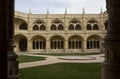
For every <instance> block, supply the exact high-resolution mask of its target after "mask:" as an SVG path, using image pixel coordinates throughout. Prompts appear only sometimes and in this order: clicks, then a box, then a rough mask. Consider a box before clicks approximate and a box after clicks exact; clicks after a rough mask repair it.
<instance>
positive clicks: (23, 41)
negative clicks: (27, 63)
mask: <svg viewBox="0 0 120 79" xmlns="http://www.w3.org/2000/svg"><path fill="white" fill-rule="evenodd" d="M19 49H20V51H21V52H25V51H26V50H27V40H26V39H20V41H19Z"/></svg>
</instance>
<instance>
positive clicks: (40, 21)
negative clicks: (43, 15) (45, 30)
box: [33, 19, 45, 24]
mask: <svg viewBox="0 0 120 79" xmlns="http://www.w3.org/2000/svg"><path fill="white" fill-rule="evenodd" d="M35 23H36V24H42V23H43V24H45V22H44V21H43V20H41V19H36V20H35V21H34V22H33V24H35Z"/></svg>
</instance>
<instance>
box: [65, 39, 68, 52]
mask: <svg viewBox="0 0 120 79" xmlns="http://www.w3.org/2000/svg"><path fill="white" fill-rule="evenodd" d="M64 46H65V47H64V49H65V53H67V52H68V40H65V44H64Z"/></svg>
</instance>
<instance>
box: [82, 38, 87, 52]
mask: <svg viewBox="0 0 120 79" xmlns="http://www.w3.org/2000/svg"><path fill="white" fill-rule="evenodd" d="M82 46H83V48H82V49H83V52H84V53H86V50H87V41H86V40H84V41H83V44H82Z"/></svg>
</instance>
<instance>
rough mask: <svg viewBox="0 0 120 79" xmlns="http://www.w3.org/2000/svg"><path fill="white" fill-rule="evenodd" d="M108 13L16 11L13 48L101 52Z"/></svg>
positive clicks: (19, 50) (22, 50) (34, 51)
mask: <svg viewBox="0 0 120 79" xmlns="http://www.w3.org/2000/svg"><path fill="white" fill-rule="evenodd" d="M107 19H108V15H107V13H106V12H104V13H102V12H101V13H99V14H85V13H82V14H67V13H65V14H49V13H47V14H32V13H31V12H29V13H22V12H18V11H16V12H15V20H14V23H15V24H14V26H15V37H14V40H15V45H16V47H15V49H14V50H15V51H16V52H28V53H97V52H101V53H102V52H103V50H104V48H103V46H102V43H103V38H104V36H105V34H106V30H107Z"/></svg>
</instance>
